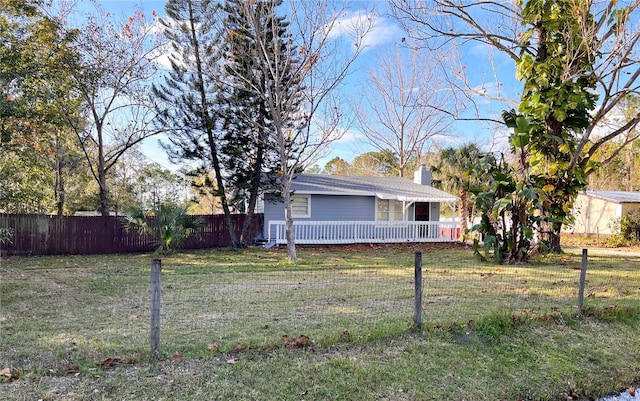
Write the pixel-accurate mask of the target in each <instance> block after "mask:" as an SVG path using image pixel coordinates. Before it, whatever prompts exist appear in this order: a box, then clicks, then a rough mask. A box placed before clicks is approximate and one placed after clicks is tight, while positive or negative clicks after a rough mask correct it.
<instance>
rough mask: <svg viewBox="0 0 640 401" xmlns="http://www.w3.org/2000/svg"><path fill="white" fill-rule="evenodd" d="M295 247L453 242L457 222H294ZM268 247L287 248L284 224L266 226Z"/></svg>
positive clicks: (277, 223)
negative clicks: (304, 245) (272, 244)
mask: <svg viewBox="0 0 640 401" xmlns="http://www.w3.org/2000/svg"><path fill="white" fill-rule="evenodd" d="M293 227H294V231H295V235H296V244H313V245H320V244H363V243H365V244H369V243H372V244H373V243H402V242H456V241H457V240H458V234H459V232H460V229H459V227H458V222H456V221H294V223H293ZM267 233H268V239H267V240H268V243H275V244H286V243H287V240H286V237H285V222H284V221H283V220H281V221H273V220H272V221H269V222H268V231H267Z"/></svg>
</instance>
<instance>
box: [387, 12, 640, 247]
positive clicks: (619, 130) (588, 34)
mask: <svg viewBox="0 0 640 401" xmlns="http://www.w3.org/2000/svg"><path fill="white" fill-rule="evenodd" d="M392 7H393V12H394V13H395V15H396V16H397V17H398V19H399V20H400V21H402V22H403V24H404V25H405V27H406V29H408V30H409V32H410V35H411V36H412V38H414V39H415V40H417V41H418V42H419V43H420V44H421V45H423V46H425V47H426V48H429V49H439V50H445V51H446V52H447V53H448V54H462V53H463V52H464V50H465V49H469V46H471V45H480V47H481V48H483V49H485V50H486V51H487V53H488V54H493V55H495V54H498V55H500V56H502V57H503V58H506V59H507V60H510V61H511V62H512V63H513V65H514V66H515V67H516V69H517V71H518V74H519V75H518V78H519V79H523V82H525V83H526V84H527V85H529V86H528V87H525V88H524V92H523V97H528V98H527V99H528V100H527V101H528V103H526V104H524V103H520V102H518V104H520V107H521V110H522V109H523V107H524V109H526V110H530V109H531V108H532V104H534V103H535V98H534V97H533V95H535V94H536V93H538V95H539V97H540V99H544V100H542V101H540V104H539V106H540V107H538V108H537V109H536V111H538V112H540V115H542V114H543V113H545V112H546V113H547V116H548V118H547V119H546V126H545V127H544V128H545V130H544V133H545V134H548V135H547V136H548V138H550V139H551V140H552V141H555V143H550V144H549V145H550V146H549V149H550V152H548V155H546V156H548V157H547V159H546V165H547V166H552V167H553V168H552V169H550V168H548V167H547V169H546V170H545V171H543V174H545V175H546V177H545V178H546V180H547V181H548V183H549V185H550V186H549V187H548V188H551V187H553V188H554V189H553V190H551V191H548V193H547V195H545V196H549V198H553V199H554V200H553V202H552V205H554V206H553V207H556V206H557V208H558V209H559V210H560V209H562V210H564V209H567V208H570V206H571V204H572V202H573V199H574V196H575V193H576V192H575V191H574V189H575V188H577V187H578V186H580V185H582V186H584V185H586V180H585V177H586V176H588V175H589V174H591V173H593V171H595V167H596V165H595V163H594V162H595V161H599V162H601V163H607V162H608V161H610V160H612V159H613V158H615V157H616V156H617V155H618V154H619V153H620V152H621V151H622V150H623V149H625V147H626V145H628V144H629V143H631V142H633V141H635V140H636V139H638V137H639V135H640V133H638V131H637V130H634V129H635V127H636V126H637V125H638V123H639V122H640V112H639V111H637V110H636V112H635V113H633V114H632V115H628V116H627V118H626V119H625V120H624V121H622V122H621V123H619V124H616V125H609V124H607V121H608V120H609V116H610V115H611V114H612V113H614V112H616V111H619V110H620V109H621V107H622V106H623V103H624V100H625V99H627V98H628V96H630V95H633V96H637V95H638V94H640V58H639V56H640V55H639V49H640V45H638V42H639V41H640V29H638V21H639V19H640V1H639V0H632V1H628V2H625V3H624V4H622V3H620V2H618V1H616V0H609V1H592V2H584V3H583V2H576V3H575V4H574V3H570V2H568V1H562V2H534V1H532V0H530V1H525V2H499V1H465V2H461V1H447V0H435V1H431V2H425V1H420V0H392ZM558 10H561V13H560V14H555V15H554V12H556V13H558ZM553 18H555V19H556V20H557V19H561V20H562V21H563V24H555V25H553V24H551V23H550V22H553ZM564 24H566V25H564ZM553 27H557V28H556V29H555V31H552V30H551V28H553ZM560 27H570V28H560ZM561 29H565V30H564V31H562V30H561ZM551 35H553V37H551ZM551 40H555V41H556V42H555V43H557V44H558V46H561V47H562V49H561V50H562V54H563V57H562V58H561V59H559V58H557V57H556V58H554V57H550V56H549V55H551V54H552V52H553V51H556V49H551V48H549V47H547V43H551ZM487 60H488V62H492V61H493V60H495V58H487ZM543 63H555V64H554V69H553V70H549V71H548V72H545V71H544V70H543V69H544V68H545V65H543ZM457 65H463V63H462V61H458V64H457ZM532 65H535V66H537V67H538V68H539V70H536V71H531V70H530V68H529V67H530V66H532ZM549 65H550V64H549ZM453 70H454V71H455V74H456V77H457V78H458V79H457V82H458V83H459V87H460V89H461V92H460V93H463V94H464V95H462V96H464V97H466V98H468V99H471V98H472V97H473V95H472V94H474V95H475V94H477V91H476V92H475V93H474V92H473V89H474V88H476V87H474V86H472V85H470V84H469V82H471V78H470V77H471V74H470V72H469V70H473V71H474V72H477V70H478V67H477V66H475V68H466V69H465V68H459V67H458V68H454V69H453ZM493 71H496V70H495V69H493ZM547 78H548V81H545V79H547ZM527 79H528V81H527ZM552 79H553V80H554V81H553V82H557V83H558V84H557V85H556V87H560V85H566V86H567V87H570V85H574V87H576V88H577V87H581V89H582V90H583V92H584V91H585V90H586V89H587V88H590V87H594V88H595V91H596V92H597V96H598V99H597V102H595V103H594V105H593V109H590V115H589V119H588V122H587V124H586V125H585V127H584V128H583V127H579V128H580V129H576V130H569V131H571V132H570V133H571V135H572V137H571V138H569V137H564V138H563V139H562V140H563V141H565V142H566V143H571V144H572V146H570V147H568V148H567V146H568V145H565V146H564V148H561V146H562V145H561V143H560V141H557V140H556V139H555V138H557V135H558V133H559V132H562V133H563V135H565V134H566V132H568V130H566V129H564V130H563V127H567V126H570V125H567V121H569V120H570V119H568V118H567V114H566V113H565V111H564V109H571V108H572V107H573V108H575V107H576V105H577V106H580V107H582V106H581V104H582V103H581V102H583V101H584V100H585V99H584V96H583V97H582V98H580V99H577V98H575V95H574V100H570V99H569V101H567V102H564V101H562V102H558V101H557V103H558V104H550V103H549V102H547V101H546V98H544V97H543V96H545V95H546V94H547V93H551V92H552V91H553V90H554V88H553V87H551V86H550V85H549V83H548V82H551V80H552ZM535 80H537V83H533V82H534V81H535ZM494 82H495V83H496V85H495V86H494V88H495V89H496V91H497V90H498V89H499V88H501V86H500V84H501V83H502V82H501V79H500V77H498V76H497V75H496V77H495V81H494ZM535 85H539V86H535ZM536 88H538V89H536ZM496 91H492V92H487V95H489V94H495V93H499V92H496ZM567 93H571V92H567ZM556 100H557V99H556ZM563 100H564V99H563ZM587 100H588V99H587ZM560 103H561V104H560ZM535 106H536V107H537V106H538V105H535ZM545 107H546V109H545ZM478 110H480V107H479V108H478ZM455 112H456V111H455V110H454V113H455ZM562 113H565V114H562ZM455 115H456V116H457V117H459V116H460V115H459V114H457V113H455ZM511 115H514V114H513V113H512V114H511ZM475 118H478V119H480V118H487V119H493V116H488V117H482V116H480V115H478V116H476V117H475ZM496 121H497V120H496ZM505 121H506V120H505ZM498 122H499V121H498ZM616 139H617V140H616ZM573 143H575V146H573ZM605 145H606V146H609V147H612V146H613V147H615V149H614V150H613V151H610V152H606V155H607V157H606V158H605V159H602V160H597V157H598V155H599V154H605V153H604V152H599V151H600V150H601V149H602V148H603V147H605ZM560 153H562V154H563V155H568V160H567V161H566V162H565V161H564V160H562V162H561V163H558V162H553V163H550V162H549V161H550V160H551V158H552V157H556V155H557V154H560ZM521 155H524V156H526V155H525V154H524V153H522V154H521ZM563 157H565V156H563ZM525 158H526V157H525ZM543 164H544V163H543ZM522 166H524V167H525V168H530V166H529V164H528V161H525V162H524V163H522ZM543 167H544V166H542V167H541V166H539V167H538V169H539V170H540V169H541V168H543ZM558 168H559V169H558ZM556 170H557V171H556ZM569 187H571V190H569V189H567V188H569ZM543 209H544V207H543ZM565 212H566V211H565ZM543 213H545V215H547V214H546V210H543ZM556 220H558V219H557V218H556ZM559 221H564V216H560V219H559ZM552 225H553V228H551V229H548V230H547V231H546V232H545V233H544V234H545V235H547V234H549V243H550V244H551V245H550V246H551V250H552V251H559V250H560V244H559V238H560V237H559V235H560V228H561V226H562V223H557V222H556V223H553V224H552Z"/></svg>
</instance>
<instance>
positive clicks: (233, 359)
mask: <svg viewBox="0 0 640 401" xmlns="http://www.w3.org/2000/svg"><path fill="white" fill-rule="evenodd" d="M236 362H238V361H236V359H235V358H231V359H227V363H228V364H229V365H233V364H234V363H236Z"/></svg>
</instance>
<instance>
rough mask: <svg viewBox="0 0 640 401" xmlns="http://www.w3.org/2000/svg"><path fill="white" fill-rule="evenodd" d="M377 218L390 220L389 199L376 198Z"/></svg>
mask: <svg viewBox="0 0 640 401" xmlns="http://www.w3.org/2000/svg"><path fill="white" fill-rule="evenodd" d="M376 220H382V221H387V220H389V199H378V198H376Z"/></svg>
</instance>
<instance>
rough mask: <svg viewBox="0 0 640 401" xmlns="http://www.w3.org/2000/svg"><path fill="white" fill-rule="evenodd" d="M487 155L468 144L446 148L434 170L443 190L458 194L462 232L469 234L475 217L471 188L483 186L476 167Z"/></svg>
mask: <svg viewBox="0 0 640 401" xmlns="http://www.w3.org/2000/svg"><path fill="white" fill-rule="evenodd" d="M484 155H485V153H484V152H482V151H481V150H480V148H478V146H477V145H475V144H467V145H464V146H462V147H460V148H446V149H443V150H442V151H441V152H440V157H439V158H438V164H437V165H436V166H435V167H434V168H433V171H434V173H435V176H436V178H437V180H434V185H435V184H439V186H440V187H441V189H442V190H444V191H447V192H452V193H455V194H458V196H459V197H460V200H459V201H458V205H457V209H458V215H459V218H460V229H461V230H460V231H461V232H462V233H463V234H462V235H463V236H464V233H466V232H467V230H468V229H469V228H470V227H469V225H470V223H472V222H473V219H474V217H475V207H474V204H473V202H469V193H470V189H471V188H475V187H479V186H481V185H482V179H481V177H479V176H478V175H477V174H475V166H477V165H478V163H479V161H480V159H481V158H482V157H483V156H484Z"/></svg>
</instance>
